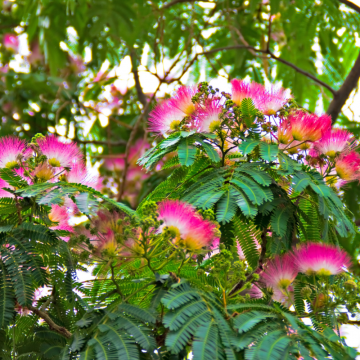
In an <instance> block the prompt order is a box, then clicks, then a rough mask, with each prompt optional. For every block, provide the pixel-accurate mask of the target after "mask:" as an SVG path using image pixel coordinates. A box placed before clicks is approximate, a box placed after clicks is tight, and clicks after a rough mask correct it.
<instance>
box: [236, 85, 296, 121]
mask: <svg viewBox="0 0 360 360" xmlns="http://www.w3.org/2000/svg"><path fill="white" fill-rule="evenodd" d="M231 85H232V100H233V101H234V103H235V104H236V105H238V106H239V105H241V102H242V101H243V100H244V99H246V98H250V99H251V100H252V101H253V102H254V105H255V107H256V108H257V109H258V110H260V111H261V112H263V113H264V114H265V115H275V114H276V113H277V112H278V111H279V110H280V109H281V108H282V107H283V106H284V105H285V104H286V103H287V102H288V100H289V99H290V98H291V95H290V93H289V91H288V90H285V89H283V88H281V87H276V86H271V87H269V88H268V89H267V88H266V87H265V86H263V85H261V84H257V83H246V82H245V81H243V80H237V79H234V80H232V81H231Z"/></svg>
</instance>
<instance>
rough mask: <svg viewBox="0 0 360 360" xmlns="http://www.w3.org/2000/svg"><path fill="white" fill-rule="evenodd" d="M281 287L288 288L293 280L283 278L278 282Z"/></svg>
mask: <svg viewBox="0 0 360 360" xmlns="http://www.w3.org/2000/svg"><path fill="white" fill-rule="evenodd" d="M278 285H279V287H280V289H283V290H287V289H288V287H289V286H290V285H291V280H289V279H281V280H280V281H279V283H278Z"/></svg>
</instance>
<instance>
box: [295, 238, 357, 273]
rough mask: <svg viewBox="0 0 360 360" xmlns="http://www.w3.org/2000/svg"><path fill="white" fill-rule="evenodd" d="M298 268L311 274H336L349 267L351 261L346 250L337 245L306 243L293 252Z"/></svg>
mask: <svg viewBox="0 0 360 360" xmlns="http://www.w3.org/2000/svg"><path fill="white" fill-rule="evenodd" d="M293 261H294V263H295V264H296V267H297V268H298V270H299V271H300V272H302V273H304V274H307V275H311V274H317V275H327V276H329V275H336V274H339V273H341V272H342V271H343V267H344V266H345V267H349V266H350V264H351V262H350V258H349V256H348V255H347V254H346V252H345V251H343V250H341V249H339V248H338V247H336V246H333V245H329V244H322V243H313V242H310V243H306V244H305V245H303V246H301V247H300V248H299V249H297V250H296V251H295V252H294V254H293Z"/></svg>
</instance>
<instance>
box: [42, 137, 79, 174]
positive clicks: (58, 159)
mask: <svg viewBox="0 0 360 360" xmlns="http://www.w3.org/2000/svg"><path fill="white" fill-rule="evenodd" d="M37 143H38V145H39V149H40V151H41V153H42V154H44V155H46V157H47V158H48V162H49V164H50V165H51V166H53V167H71V166H72V165H73V164H75V163H77V162H82V157H83V156H82V153H81V150H80V149H79V148H78V147H77V145H76V144H75V143H73V142H69V143H63V142H61V141H60V139H58V138H56V137H55V136H52V135H51V136H46V137H45V138H41V139H38V140H37Z"/></svg>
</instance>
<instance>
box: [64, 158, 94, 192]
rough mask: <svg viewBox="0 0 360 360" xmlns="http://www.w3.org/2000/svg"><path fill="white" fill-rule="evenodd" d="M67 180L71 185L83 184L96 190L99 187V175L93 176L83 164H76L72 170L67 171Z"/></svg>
mask: <svg viewBox="0 0 360 360" xmlns="http://www.w3.org/2000/svg"><path fill="white" fill-rule="evenodd" d="M66 180H67V181H68V182H69V183H76V184H83V185H86V186H90V187H92V188H94V189H96V188H98V185H99V175H98V174H91V173H90V172H89V171H88V170H87V169H86V166H85V165H84V164H82V163H75V164H74V165H73V166H72V167H71V170H69V171H67V173H66Z"/></svg>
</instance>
